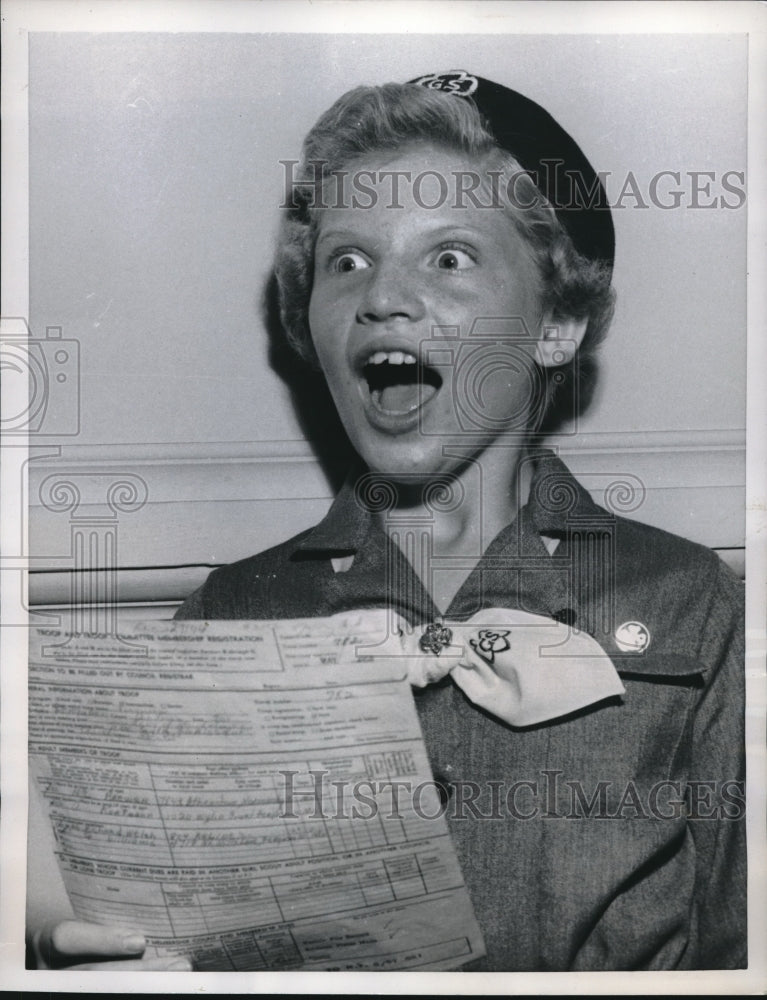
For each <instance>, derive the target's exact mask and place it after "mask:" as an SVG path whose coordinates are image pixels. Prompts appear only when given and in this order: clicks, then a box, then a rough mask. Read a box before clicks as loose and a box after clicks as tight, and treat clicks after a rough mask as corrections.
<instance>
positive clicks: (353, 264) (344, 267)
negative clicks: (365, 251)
mask: <svg viewBox="0 0 767 1000" xmlns="http://www.w3.org/2000/svg"><path fill="white" fill-rule="evenodd" d="M366 267H370V261H369V260H368V259H367V258H366V257H363V256H362V254H361V253H357V251H356V250H342V251H340V252H339V253H335V254H333V257H332V258H331V261H330V269H331V270H332V271H336V272H338V273H339V274H349V273H350V272H351V271H360V270H362V269H363V268H366Z"/></svg>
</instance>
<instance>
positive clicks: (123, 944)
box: [39, 920, 146, 960]
mask: <svg viewBox="0 0 767 1000" xmlns="http://www.w3.org/2000/svg"><path fill="white" fill-rule="evenodd" d="M39 948H40V951H41V953H42V954H43V957H45V958H47V959H48V960H50V959H51V958H53V959H54V960H56V959H61V958H75V957H77V956H78V955H82V956H88V957H90V956H92V955H93V956H95V955H104V956H105V957H109V958H112V957H114V956H116V955H125V956H138V955H141V954H143V952H144V949H145V948H146V940H145V938H144V935H143V934H141V933H139V932H137V931H134V930H131V929H130V928H127V927H114V926H106V925H103V924H92V923H88V922H86V921H84V920H62V921H61V922H60V923H57V924H56V925H55V926H54V927H53V928H51V929H50V930H49V932H48V933H47V934H44V935H42V936H41V939H40V943H39ZM46 949H47V952H48V954H47V955H46V954H45V952H46Z"/></svg>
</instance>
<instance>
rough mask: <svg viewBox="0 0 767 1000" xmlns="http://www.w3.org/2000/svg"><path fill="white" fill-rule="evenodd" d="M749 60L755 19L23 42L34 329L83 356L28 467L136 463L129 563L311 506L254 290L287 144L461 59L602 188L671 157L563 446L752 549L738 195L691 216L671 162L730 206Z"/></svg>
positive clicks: (46, 531)
mask: <svg viewBox="0 0 767 1000" xmlns="http://www.w3.org/2000/svg"><path fill="white" fill-rule="evenodd" d="M746 59H747V47H746V39H745V36H706V35H697V36H691V35H655V36H649V35H648V36H641V35H640V36H626V35H623V36H609V35H605V36H593V35H590V36H574V35H561V36H557V35H546V36H530V35H526V36H514V35H502V36H488V35H476V36H456V35H445V36H439V35H435V36H424V35H392V36H382V35H344V36H337V35H316V34H315V35H269V34H264V35H229V34H221V35H214V34H209V35H199V34H195V35H183V34H181V35H171V34H154V35H149V34H147V35H142V34H138V35H135V34H133V35H120V34H116V35H115V34H110V35H98V34H95V35H89V34H38V35H33V36H32V37H31V39H30V94H29V107H30V297H31V303H30V325H31V327H32V330H33V332H34V333H35V335H37V336H41V335H43V334H44V331H45V328H46V327H47V326H58V327H61V328H62V331H63V335H64V336H66V337H75V338H77V339H78V340H79V342H80V351H81V430H80V433H79V435H78V436H77V437H75V438H71V439H68V440H67V441H66V443H65V446H64V447H63V449H62V454H61V458H60V459H59V460H57V462H53V463H48V464H47V465H46V464H45V463H40V468H41V469H43V468H44V471H45V473H46V474H48V473H50V471H51V469H57V468H58V469H63V468H80V467H83V468H85V467H86V466H87V468H89V469H90V468H101V469H103V470H105V471H106V472H110V471H114V470H119V469H127V468H132V469H133V470H134V471H137V472H138V474H140V475H141V476H142V477H143V478H144V480H145V481H146V482H147V485H148V492H149V502H148V503H147V504H146V506H145V507H144V509H143V510H142V511H140V512H139V513H137V514H134V515H132V516H131V517H132V520H131V519H129V518H127V517H126V519H125V530H124V531H123V536H122V545H121V550H120V558H119V562H120V565H123V566H132V567H142V566H149V565H178V564H182V563H205V564H213V563H216V562H222V561H228V560H230V559H233V558H237V557H241V556H245V555H248V554H250V553H251V552H253V551H257V550H258V549H259V548H262V547H263V546H264V545H265V544H271V543H272V542H274V541H278V540H280V539H281V538H284V537H287V536H288V535H290V534H292V533H294V532H295V531H297V530H299V529H300V528H302V527H305V526H307V525H308V524H311V523H313V521H315V520H316V519H317V517H318V516H321V514H322V511H323V510H324V509H325V508H326V507H327V503H328V499H329V496H330V490H329V488H328V485H327V482H326V481H325V479H324V477H323V476H322V473H321V471H320V470H319V469H317V467H316V463H315V462H314V460H313V458H312V455H311V453H310V452H309V451H308V450H307V449H306V448H305V447H304V446H303V445H302V434H301V430H300V426H299V424H298V422H297V420H296V417H295V415H294V412H293V407H292V405H291V402H290V396H289V392H288V390H287V389H286V387H285V385H284V384H283V382H282V381H281V379H280V378H279V377H278V376H277V375H276V374H275V372H274V371H273V370H272V368H271V367H270V365H269V360H268V345H267V338H266V335H265V331H264V326H263V318H262V314H261V308H260V300H261V295H262V293H263V289H264V285H265V282H266V279H267V277H268V274H269V270H270V265H271V257H272V249H273V241H274V235H275V232H276V227H277V223H278V215H279V213H278V205H279V203H280V201H281V199H282V196H283V190H284V182H283V169H282V167H281V166H280V163H279V161H280V160H283V159H297V158H298V156H299V154H300V145H301V140H302V138H303V136H304V134H305V133H306V131H307V130H308V128H309V127H310V126H311V125H312V124H313V122H314V121H315V120H316V118H317V117H318V115H319V114H320V113H321V112H322V111H324V110H325V108H326V107H328V106H329V105H330V103H332V101H333V100H334V99H335V98H336V97H337V96H338V95H339V94H340V93H342V92H343V91H344V90H346V89H348V88H350V87H352V86H354V85H356V84H358V83H380V82H385V81H386V80H390V79H393V80H406V79H409V78H411V77H413V76H416V75H421V74H423V73H426V72H432V71H434V72H440V71H445V70H449V69H455V68H459V69H467V70H468V71H469V72H476V73H478V74H480V75H484V76H487V77H489V78H491V79H495V80H497V81H498V82H501V83H504V84H506V85H508V86H511V87H513V88H515V89H518V90H519V91H521V92H522V93H524V94H526V95H527V96H529V97H531V98H533V99H534V100H536V101H538V102H539V103H541V104H542V105H543V106H544V107H545V108H547V109H548V110H549V111H550V112H551V113H552V114H553V115H554V116H555V117H556V118H557V119H558V120H559V121H560V122H561V124H562V125H563V126H564V127H565V128H566V129H568V131H570V132H571V134H572V135H573V136H574V137H575V138H576V140H577V141H578V143H579V144H580V145H581V147H582V148H583V150H584V151H585V152H586V154H587V156H588V157H589V159H590V160H591V162H592V163H593V164H594V166H595V167H596V169H598V170H600V171H608V172H609V173H610V175H611V176H610V177H609V179H608V184H607V186H608V194H609V195H610V197H611V199H614V198H617V196H618V194H619V193H620V191H621V188H622V186H623V183H624V181H625V179H626V176H627V174H628V173H629V171H631V172H633V174H634V176H635V177H636V179H637V182H638V186H639V190H640V191H641V192H642V195H643V197H644V198H645V200H647V201H648V202H649V199H648V186H649V184H650V181H651V179H652V178H653V176H654V175H656V174H657V173H659V172H660V171H664V170H670V171H679V172H680V173H681V174H682V183H681V185H679V186H680V188H681V189H682V190H683V191H684V192H685V195H684V197H683V200H682V205H681V206H680V207H679V208H677V209H672V210H663V209H661V208H658V207H656V206H654V205H652V204H651V203H650V204H649V207H647V208H637V207H636V206H635V202H634V200H633V199H632V198H631V197H626V198H625V199H624V204H625V206H626V207H624V208H622V209H617V210H616V211H615V212H614V219H615V227H616V240H617V257H616V267H615V286H616V289H617V293H618V306H617V311H616V316H615V320H614V324H613V328H612V331H611V334H610V336H609V338H608V341H607V343H606V344H605V347H604V348H603V351H602V379H601V382H600V388H599V391H598V394H597V398H596V400H595V404H594V405H593V406H592V408H591V410H590V411H589V413H588V414H587V415H586V416H585V418H583V419H582V420H581V422H580V424H579V427H578V435H577V437H575V438H566V439H565V440H564V441H563V444H564V448H565V450H564V452H563V454H564V455H565V457H566V458H568V451H569V452H571V453H573V454H575V455H578V456H580V459H576V458H568V460H569V461H570V464H571V466H572V467H573V469H574V471H575V472H576V473H577V472H581V473H583V474H584V475H586V476H587V477H588V476H597V475H598V474H601V473H604V474H605V475H608V474H612V473H615V472H628V471H630V472H632V473H634V474H637V475H639V476H640V478H641V479H642V481H643V482H644V483H645V485H646V486H647V488H648V491H649V492H648V495H647V499H646V501H645V503H644V504H643V505H642V506H641V507H640V508H639V509H638V510H636V511H635V512H633V513H634V516H637V517H639V518H641V519H642V520H648V521H654V522H655V523H659V524H661V525H662V526H666V527H668V528H669V529H670V530H674V531H678V532H680V533H683V534H687V535H688V536H690V537H695V538H698V540H700V541H703V542H705V543H706V544H710V545H718V546H721V547H725V548H732V547H736V546H739V545H742V539H743V525H742V503H743V493H742V483H743V441H744V437H745V434H744V427H745V341H746V325H745V318H746V317H745V280H746V268H745V238H746V210H747V209H746V206H743V207H741V208H740V209H737V210H728V209H726V208H721V207H719V208H711V209H706V208H697V209H696V208H692V207H690V202H691V188H692V182H691V180H690V179H689V177H687V176H686V174H687V172H689V171H713V172H714V173H715V175H716V179H715V180H714V181H713V182H711V195H712V196H719V195H721V194H723V193H725V194H726V192H723V190H722V187H721V178H722V175H724V174H725V173H727V172H728V171H745V164H746V107H747V105H746V83H747V80H746V68H747V63H746ZM734 183H737V181H735V182H734ZM675 186H676V185H674V183H673V182H672V181H671V180H666V181H664V182H663V183H662V184H661V186H660V191H661V193H662V194H663V195H664V197H667V194H666V192H668V191H669V190H670V189H672V188H674V187H675ZM726 197H727V198H728V200H729V201H730V202H733V201H734V200H735V199H734V197H733V196H732V195H729V194H727V195H726ZM701 200H703V201H708V200H709V197H708V196H702V198H701ZM579 461H580V463H581V464H580V466H579ZM147 463H149V464H147ZM586 484H587V485H590V484H589V482H588V481H587V483H586ZM593 485H594V488H595V490H596V492H598V491H599V488H600V486H599V483H598V482H597V481H596V479H595V480H594V484H593ZM285 500H289V501H290V503H289V504H288V505H286V504H285V503H284V502H283V501H285ZM94 502H95V501H94ZM230 502H231V503H235V502H236V506H234V507H232V506H227V504H229V503H230ZM31 503H32V508H33V509H32V515H31V516H32V521H31V524H32V537H33V550H35V549H36V551H37V553H38V554H41V555H46V556H48V557H49V562H50V565H51V566H52V567H54V566H58V567H59V568H61V569H64V568H66V567H67V566H70V565H71V558H72V556H71V552H70V551H69V546H68V544H67V542H66V538H68V526H67V523H65V522H63V521H62V519H61V517H60V516H59V517H58V520H57V519H56V516H55V515H54V514H51V513H50V512H48V511H44V510H43V509H42V508H40V506H39V503H38V502H37V500H36V498H35V495H34V485H33V489H32V493H31ZM265 504H266V505H267V506H264V505H265ZM269 504H272V506H271V507H269V506H268V505H269ZM259 505H261V506H259ZM181 589H184V588H183V586H182V588H181ZM186 589H187V590H188V589H191V588H190V587H186Z"/></svg>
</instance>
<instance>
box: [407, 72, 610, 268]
mask: <svg viewBox="0 0 767 1000" xmlns="http://www.w3.org/2000/svg"><path fill="white" fill-rule="evenodd" d="M409 82H410V83H415V84H419V85H420V86H422V87H429V88H430V89H432V90H442V91H445V92H446V93H449V94H455V95H456V96H458V97H462V98H465V99H467V100H470V101H473V102H474V104H475V105H476V106H477V108H478V110H479V112H480V114H481V115H482V118H483V120H484V124H485V126H486V127H487V129H488V131H489V132H491V134H492V135H493V137H494V138H495V140H496V142H497V143H498V145H499V146H500V147H501V148H503V149H505V150H507V151H508V152H509V153H511V154H512V155H513V156H514V158H515V159H516V160H517V162H518V163H519V164H520V166H521V167H523V168H524V170H526V171H527V172H528V173H529V174H531V175H532V177H533V180H534V181H535V183H536V184H537V186H538V189H539V190H540V191H541V192H542V194H543V195H545V197H546V198H547V200H548V201H549V202H550V203H551V205H552V206H553V208H554V210H555V211H556V213H557V216H558V218H559V220H560V222H561V223H562V225H563V226H564V228H565V229H566V230H567V232H568V233H569V235H570V238H571V239H572V241H573V243H574V245H575V248H576V250H578V252H579V253H581V254H583V256H584V257H588V258H590V259H592V260H602V261H604V262H605V263H606V264H608V265H609V266H610V267H612V265H613V260H614V258H615V230H614V227H613V220H612V215H611V213H610V206H609V204H608V201H607V192H606V191H605V187H604V184H603V183H602V180H601V178H600V177H599V176H598V174H597V173H596V172H595V170H594V168H593V167H592V166H591V164H590V163H589V161H588V160H587V159H586V157H585V156H584V154H583V152H582V151H581V148H580V146H579V145H578V144H577V143H576V141H575V140H574V139H573V138H572V136H571V135H569V134H568V133H567V132H565V130H564V129H563V128H562V126H561V125H560V124H559V123H558V122H557V121H555V119H554V118H552V116H551V115H550V114H549V113H548V111H546V110H545V109H544V108H542V107H541V106H540V104H536V103H535V101H531V100H530V98H528V97H524V96H523V95H522V94H518V93H517V92H516V91H515V90H510V89H509V88H508V87H502V86H501V85H500V84H498V83H493V82H492V81H491V80H484V79H483V78H482V77H480V76H475V75H474V74H472V73H467V72H466V71H465V70H451V71H450V72H449V73H429V74H427V75H425V76H419V77H418V78H417V79H415V80H410V81H409Z"/></svg>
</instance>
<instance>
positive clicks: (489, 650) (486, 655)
mask: <svg viewBox="0 0 767 1000" xmlns="http://www.w3.org/2000/svg"><path fill="white" fill-rule="evenodd" d="M510 635H511V630H510V629H505V630H504V629H490V628H483V629H481V630H480V631H479V632H478V633H477V638H476V639H469V645H470V646H471V648H472V649H473V650H474V652H475V653H479V655H480V656H481V657H482V659H483V660H487V662H488V663H490V664H492V663H493V661H494V660H495V654H496V653H504V652H505V651H506V650H507V649H511V646H510V645H509V640H508V636H510Z"/></svg>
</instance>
